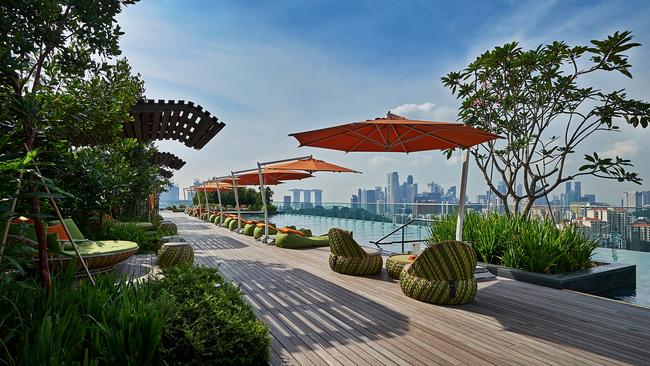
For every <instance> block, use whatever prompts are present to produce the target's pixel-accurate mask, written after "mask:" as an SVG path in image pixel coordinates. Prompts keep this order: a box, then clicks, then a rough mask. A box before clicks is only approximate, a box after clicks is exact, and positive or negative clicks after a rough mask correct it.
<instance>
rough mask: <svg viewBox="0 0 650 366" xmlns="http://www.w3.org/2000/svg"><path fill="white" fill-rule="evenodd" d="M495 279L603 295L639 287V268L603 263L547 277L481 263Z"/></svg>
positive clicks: (547, 275)
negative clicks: (637, 276)
mask: <svg viewBox="0 0 650 366" xmlns="http://www.w3.org/2000/svg"><path fill="white" fill-rule="evenodd" d="M479 265H481V266H485V267H486V268H487V269H488V271H490V273H492V274H494V275H495V276H499V277H505V278H510V279H513V280H517V281H523V282H528V283H532V284H535V285H540V286H545V287H552V288H556V289H560V290H563V289H567V290H574V291H579V292H586V293H590V294H602V293H606V292H608V291H611V290H615V289H629V288H636V265H633V264H620V263H603V264H602V265H600V266H597V267H593V268H589V269H585V270H581V271H576V272H570V273H560V274H543V273H535V272H528V271H522V270H520V269H515V268H509V267H503V266H498V265H495V264H486V263H479Z"/></svg>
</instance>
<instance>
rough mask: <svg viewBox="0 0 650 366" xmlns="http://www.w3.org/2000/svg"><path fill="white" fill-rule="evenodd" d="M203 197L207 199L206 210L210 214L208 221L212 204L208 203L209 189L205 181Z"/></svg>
mask: <svg viewBox="0 0 650 366" xmlns="http://www.w3.org/2000/svg"><path fill="white" fill-rule="evenodd" d="M203 197H205V209H206V211H207V213H208V220H209V219H210V203H209V202H208V187H207V186H206V184H205V181H203Z"/></svg>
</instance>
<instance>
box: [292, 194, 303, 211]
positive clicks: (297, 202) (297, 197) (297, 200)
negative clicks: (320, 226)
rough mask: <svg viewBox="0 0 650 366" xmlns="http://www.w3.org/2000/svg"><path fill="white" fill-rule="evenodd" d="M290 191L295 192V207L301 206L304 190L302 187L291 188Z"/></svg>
mask: <svg viewBox="0 0 650 366" xmlns="http://www.w3.org/2000/svg"><path fill="white" fill-rule="evenodd" d="M289 192H291V193H293V208H296V209H297V208H300V192H302V189H290V190H289Z"/></svg>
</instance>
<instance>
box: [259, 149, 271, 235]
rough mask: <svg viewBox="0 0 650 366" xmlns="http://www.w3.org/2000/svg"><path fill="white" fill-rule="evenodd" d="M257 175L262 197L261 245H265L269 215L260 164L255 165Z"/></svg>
mask: <svg viewBox="0 0 650 366" xmlns="http://www.w3.org/2000/svg"><path fill="white" fill-rule="evenodd" d="M257 173H258V174H259V179H260V194H261V195H262V207H263V210H264V237H263V238H262V243H266V242H267V241H268V239H269V213H268V211H267V208H266V190H265V189H264V175H263V174H262V164H260V163H259V162H258V163H257Z"/></svg>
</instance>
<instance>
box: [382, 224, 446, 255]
mask: <svg viewBox="0 0 650 366" xmlns="http://www.w3.org/2000/svg"><path fill="white" fill-rule="evenodd" d="M437 221H438V220H432V219H419V218H415V219H411V220H409V221H408V222H406V223H405V224H403V225H402V226H400V227H398V228H397V229H395V230H393V231H392V232H390V233H389V234H388V235H385V236H384V237H383V238H381V239H379V240H376V241H370V243H371V244H375V245H376V246H377V248H379V249H380V250H381V249H382V248H381V245H393V244H402V253H404V244H406V243H424V242H428V241H429V239H428V238H427V239H411V240H406V238H405V229H406V227H407V226H409V225H411V224H413V223H414V222H428V223H434V222H437ZM398 231H401V232H402V239H401V240H398V241H388V242H384V240H386V239H388V238H389V237H390V236H391V235H393V234H395V233H397V232H398Z"/></svg>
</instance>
